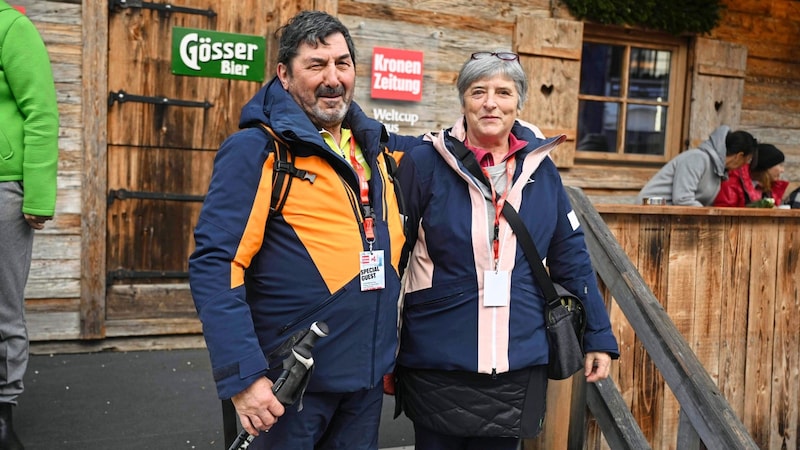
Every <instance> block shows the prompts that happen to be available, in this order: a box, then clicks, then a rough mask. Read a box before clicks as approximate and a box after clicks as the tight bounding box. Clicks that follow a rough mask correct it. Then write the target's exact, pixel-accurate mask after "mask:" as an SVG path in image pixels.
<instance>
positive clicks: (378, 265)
mask: <svg viewBox="0 0 800 450" xmlns="http://www.w3.org/2000/svg"><path fill="white" fill-rule="evenodd" d="M359 261H360V266H361V274H360V275H359V277H360V278H361V290H362V291H374V290H376V289H383V288H385V287H386V266H385V264H384V260H383V250H373V251H371V252H361V254H360V255H359Z"/></svg>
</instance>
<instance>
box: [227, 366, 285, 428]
mask: <svg viewBox="0 0 800 450" xmlns="http://www.w3.org/2000/svg"><path fill="white" fill-rule="evenodd" d="M231 400H232V401H233V406H234V407H236V413H237V414H239V421H240V422H241V423H242V427H244V429H245V430H246V431H247V432H248V433H249V434H251V435H253V436H258V432H259V431H267V430H269V429H270V427H272V425H273V424H274V423H275V422H276V421H277V420H278V417H280V416H282V415H283V413H284V408H283V405H282V404H281V402H279V401H278V399H277V398H276V397H275V394H273V393H272V381H271V380H270V379H269V378H267V377H261V378H259V379H258V380H256V382H255V383H253V384H251V385H250V387H248V388H247V389H245V390H243V391H242V392H239V393H238V394H236V395H234V396H233V397H232V398H231Z"/></svg>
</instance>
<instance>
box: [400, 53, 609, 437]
mask: <svg viewBox="0 0 800 450" xmlns="http://www.w3.org/2000/svg"><path fill="white" fill-rule="evenodd" d="M457 88H458V93H459V99H460V101H461V110H462V113H463V116H462V117H460V118H459V119H458V120H457V121H456V123H455V125H454V126H453V127H452V128H450V129H447V130H442V131H441V132H439V133H435V134H428V135H427V136H426V140H427V142H426V143H425V144H423V145H422V146H420V147H417V148H415V149H414V151H412V152H410V153H409V154H407V155H406V156H405V157H404V159H403V160H402V161H401V164H400V168H399V170H398V178H399V182H400V185H401V186H402V189H403V193H404V197H405V200H406V204H407V209H408V221H409V222H408V224H409V225H408V227H409V230H410V232H409V236H408V246H407V247H408V249H410V256H409V258H408V260H409V262H408V266H407V269H406V272H407V273H406V284H405V297H404V306H403V316H402V321H403V322H402V331H401V344H400V350H399V353H398V360H397V361H398V368H397V403H398V405H399V406H400V407H401V408H402V409H403V410H404V411H405V413H406V415H407V416H408V417H409V418H410V419H411V420H412V421H413V422H414V430H415V438H416V441H415V448H416V449H417V450H432V449H436V450H441V449H473V448H474V449H477V448H491V449H493V450H505V449H509V450H510V449H516V448H517V447H518V445H519V439H520V438H529V437H533V436H535V435H537V434H538V433H539V432H540V431H541V425H542V421H543V418H544V410H545V393H546V389H547V361H548V344H547V337H546V331H545V319H544V316H543V310H544V303H545V300H544V296H543V294H542V291H541V289H540V287H539V286H538V285H537V284H536V282H535V281H534V278H533V274H532V272H531V268H530V265H529V264H528V261H527V260H526V259H525V256H524V254H523V253H522V250H521V249H520V248H519V247H518V246H517V239H516V237H515V235H514V233H513V232H512V231H511V229H510V228H509V226H508V224H507V223H506V221H505V218H504V216H503V215H502V214H500V208H501V207H502V204H503V202H508V203H510V204H511V205H512V206H513V207H514V209H516V210H517V211H519V214H520V216H521V217H522V220H523V221H524V222H525V225H526V226H527V228H528V230H529V231H530V233H531V235H532V237H533V239H534V241H535V244H536V247H537V249H538V250H539V253H541V254H542V256H546V257H547V258H546V262H547V265H548V266H549V269H550V276H551V277H552V279H553V280H554V281H556V282H558V283H561V284H562V285H563V286H564V287H566V288H567V289H568V290H570V291H571V292H573V293H576V294H578V295H579V296H580V297H581V299H582V300H583V302H584V304H585V307H586V310H587V316H588V324H587V329H586V334H585V338H584V348H585V350H586V351H587V353H586V359H585V369H584V376H585V377H586V380H587V381H589V382H594V381H597V380H601V379H604V378H606V377H607V376H608V373H609V367H610V364H611V359H612V358H616V357H618V353H619V351H618V349H617V343H616V339H615V338H614V335H613V334H612V333H611V328H610V322H609V318H608V314H607V312H606V309H605V305H604V303H603V300H602V298H601V296H600V293H599V291H598V288H597V284H596V278H595V273H594V270H593V268H592V265H591V262H590V260H589V254H588V252H587V250H586V245H585V242H584V238H583V232H582V230H581V228H580V227H579V223H578V220H577V217H576V216H575V213H574V212H573V211H572V208H571V206H570V204H569V200H568V198H567V194H566V191H565V190H564V188H563V186H562V184H561V179H560V177H559V175H558V171H557V170H556V167H555V165H554V164H553V162H552V161H551V160H550V158H548V154H549V153H550V151H552V150H553V149H554V148H555V147H556V146H557V145H558V144H560V143H561V142H563V141H564V139H565V137H564V136H559V137H556V138H551V139H544V136H543V135H542V134H541V132H540V131H539V130H538V129H537V128H535V127H534V126H532V125H530V124H527V123H524V122H522V121H520V120H517V116H518V114H519V111H520V109H521V108H522V105H523V104H524V102H525V96H526V93H527V88H528V85H527V80H526V78H525V73H524V71H523V69H522V67H521V65H520V63H519V57H518V56H517V55H516V54H514V53H510V52H479V53H473V54H472V56H471V57H470V59H469V60H468V61H467V62H466V63H465V64H464V66H463V67H462V69H461V71H460V73H459V76H458V80H457ZM452 138H454V139H456V140H457V141H459V145H460V144H462V143H463V145H465V146H466V148H467V149H469V151H468V152H467V156H468V157H469V158H476V159H477V163H479V164H480V166H481V168H482V170H483V172H484V174H485V175H486V178H488V179H489V180H491V182H490V186H487V185H484V184H482V183H481V182H480V181H478V179H477V178H476V177H474V176H473V175H471V174H470V172H469V171H468V170H467V169H466V168H465V166H464V164H463V163H462V162H461V161H460V160H459V159H458V158H457V157H456V156H455V155H454V154H453V151H454V142H452V141H451V140H450V139H452Z"/></svg>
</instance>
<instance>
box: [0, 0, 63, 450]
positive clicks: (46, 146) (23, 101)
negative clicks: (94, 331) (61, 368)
mask: <svg viewBox="0 0 800 450" xmlns="http://www.w3.org/2000/svg"><path fill="white" fill-rule="evenodd" d="M57 171H58V103H57V100H56V88H55V83H54V82H53V72H52V71H51V68H50V59H49V57H48V55H47V49H46V48H45V45H44V42H43V41H42V38H41V36H40V35H39V32H38V31H37V30H36V27H35V26H34V25H33V23H31V21H30V20H28V18H27V17H25V16H24V15H23V14H21V13H20V12H18V11H16V10H15V9H14V8H12V7H11V6H9V4H8V3H6V2H5V1H3V0H0V230H2V231H0V260H2V261H3V262H2V263H1V264H0V367H2V369H0V448H1V449H4V450H18V449H22V448H23V446H22V443H21V442H20V441H19V438H18V437H17V435H16V433H15V432H14V426H13V423H12V417H11V408H12V406H15V405H16V404H17V398H18V397H19V395H20V394H22V392H23V383H22V379H23V376H24V375H25V370H26V369H27V367H28V332H27V329H26V326H25V292H24V291H25V284H26V282H27V279H28V273H29V272H30V268H31V252H32V249H33V234H34V230H41V229H42V228H44V223H45V222H46V221H48V220H50V219H52V217H53V213H54V212H55V203H56V174H57Z"/></svg>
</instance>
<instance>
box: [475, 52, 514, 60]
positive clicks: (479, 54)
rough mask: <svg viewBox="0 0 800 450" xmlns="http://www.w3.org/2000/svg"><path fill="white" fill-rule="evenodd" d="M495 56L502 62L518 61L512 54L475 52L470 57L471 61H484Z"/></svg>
mask: <svg viewBox="0 0 800 450" xmlns="http://www.w3.org/2000/svg"><path fill="white" fill-rule="evenodd" d="M490 56H495V57H497V58H498V59H501V60H503V61H518V60H519V55H518V54H516V53H512V52H475V53H473V54H472V56H470V58H471V59H484V58H489V57H490Z"/></svg>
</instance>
